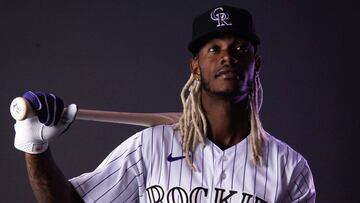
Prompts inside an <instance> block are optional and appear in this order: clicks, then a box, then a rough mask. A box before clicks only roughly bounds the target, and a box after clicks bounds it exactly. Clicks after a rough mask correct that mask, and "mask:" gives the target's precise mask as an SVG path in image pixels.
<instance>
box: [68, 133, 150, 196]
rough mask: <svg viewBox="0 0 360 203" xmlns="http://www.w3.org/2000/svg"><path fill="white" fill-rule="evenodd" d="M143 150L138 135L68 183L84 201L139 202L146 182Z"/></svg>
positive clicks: (139, 135) (140, 138) (139, 134)
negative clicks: (93, 168)
mask: <svg viewBox="0 0 360 203" xmlns="http://www.w3.org/2000/svg"><path fill="white" fill-rule="evenodd" d="M141 148H142V132H139V133H137V134H135V135H133V136H132V137H130V138H129V139H127V140H126V141H124V142H123V143H122V144H120V145H119V146H118V147H117V148H116V149H114V150H113V151H112V152H111V153H110V154H109V155H108V156H107V157H106V158H105V160H104V161H103V162H102V163H101V164H100V165H99V166H98V167H97V168H96V169H95V170H94V171H92V172H90V173H85V174H82V175H80V176H78V177H75V178H72V179H70V180H69V181H70V182H71V184H72V185H73V187H74V188H75V190H76V191H77V192H78V193H79V195H80V197H82V199H83V200H84V201H85V202H124V203H125V202H139V198H141V197H142V195H143V193H144V191H143V190H144V189H143V188H144V185H145V180H146V177H145V176H146V171H145V167H144V160H143V156H142V149H141Z"/></svg>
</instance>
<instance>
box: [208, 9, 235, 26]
mask: <svg viewBox="0 0 360 203" xmlns="http://www.w3.org/2000/svg"><path fill="white" fill-rule="evenodd" d="M223 11H224V9H223V8H222V7H217V8H215V9H214V11H213V12H211V14H210V18H211V20H213V21H217V23H218V24H217V25H216V27H221V26H229V25H232V23H231V22H229V21H228V19H229V14H228V13H225V12H223Z"/></svg>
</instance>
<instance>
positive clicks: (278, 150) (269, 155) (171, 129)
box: [70, 125, 316, 203]
mask: <svg viewBox="0 0 360 203" xmlns="http://www.w3.org/2000/svg"><path fill="white" fill-rule="evenodd" d="M251 153H252V152H251V147H250V146H249V139H248V138H246V139H244V140H242V141H241V142H240V143H238V144H236V145H234V146H232V147H230V148H228V149H226V150H221V149H220V148H219V147H217V146H216V145H215V144H214V143H212V142H211V141H210V140H207V142H206V145H205V147H197V148H196V149H195V151H193V152H192V153H191V157H190V158H191V159H192V161H193V163H194V166H195V168H196V171H193V170H191V168H190V167H189V166H188V164H187V163H186V161H185V154H184V152H183V150H182V143H181V135H180V133H179V132H178V131H176V130H175V126H173V125H160V126H156V127H152V128H147V129H145V130H143V131H141V132H139V133H136V134H135V135H133V136H132V137H130V138H129V139H127V140H126V141H125V142H123V143H122V144H120V145H119V146H118V147H117V148H116V149H115V150H113V152H111V153H110V154H109V155H108V156H107V158H106V159H105V160H104V161H103V162H102V163H101V164H100V165H99V166H98V167H97V168H96V169H95V170H94V171H92V172H90V173H85V174H83V175H81V176H78V177H75V178H73V179H71V180H70V182H71V183H72V184H73V186H74V188H75V189H76V191H77V192H78V193H79V195H80V196H81V197H82V198H83V200H84V201H85V202H119V203H124V202H125V203H127V202H149V203H175V202H176V203H182V202H190V203H238V202H241V203H250V202H251V203H254V202H255V203H265V202H269V203H270V202H294V201H295V202H315V196H316V195H315V187H314V183H313V178H312V175H311V171H310V169H309V166H308V164H307V162H306V160H305V159H304V158H303V157H302V156H301V155H300V154H299V153H297V152H296V151H294V150H293V149H291V148H290V147H289V146H288V145H286V144H285V143H283V142H281V141H280V140H277V139H275V138H274V137H272V136H271V135H269V138H268V140H267V141H266V143H265V146H264V164H263V165H262V166H258V165H254V164H253V162H252V160H251V158H252V155H251Z"/></svg>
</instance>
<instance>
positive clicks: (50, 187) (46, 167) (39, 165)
mask: <svg viewBox="0 0 360 203" xmlns="http://www.w3.org/2000/svg"><path fill="white" fill-rule="evenodd" d="M25 160H26V167H27V171H28V176H29V180H30V184H31V187H32V189H33V192H34V195H35V197H36V199H37V201H38V202H47V203H48V202H62V203H66V202H83V201H82V200H81V198H80V197H79V195H78V194H77V193H76V191H75V189H74V188H73V187H72V185H71V183H70V182H69V181H68V180H67V179H66V178H65V176H64V175H63V174H62V172H61V171H60V169H59V168H58V167H57V166H56V164H55V162H54V160H53V158H52V155H51V152H50V149H48V150H47V151H46V152H44V153H42V154H37V155H33V154H28V153H25Z"/></svg>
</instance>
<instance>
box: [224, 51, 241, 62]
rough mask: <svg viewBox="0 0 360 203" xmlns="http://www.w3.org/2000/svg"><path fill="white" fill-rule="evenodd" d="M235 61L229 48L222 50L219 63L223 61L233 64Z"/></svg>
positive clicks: (236, 60)
mask: <svg viewBox="0 0 360 203" xmlns="http://www.w3.org/2000/svg"><path fill="white" fill-rule="evenodd" d="M237 62H238V59H237V58H236V57H235V56H234V53H233V52H232V51H231V50H229V49H225V50H222V53H221V60H220V63H221V64H225V63H229V64H235V63H237Z"/></svg>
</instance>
